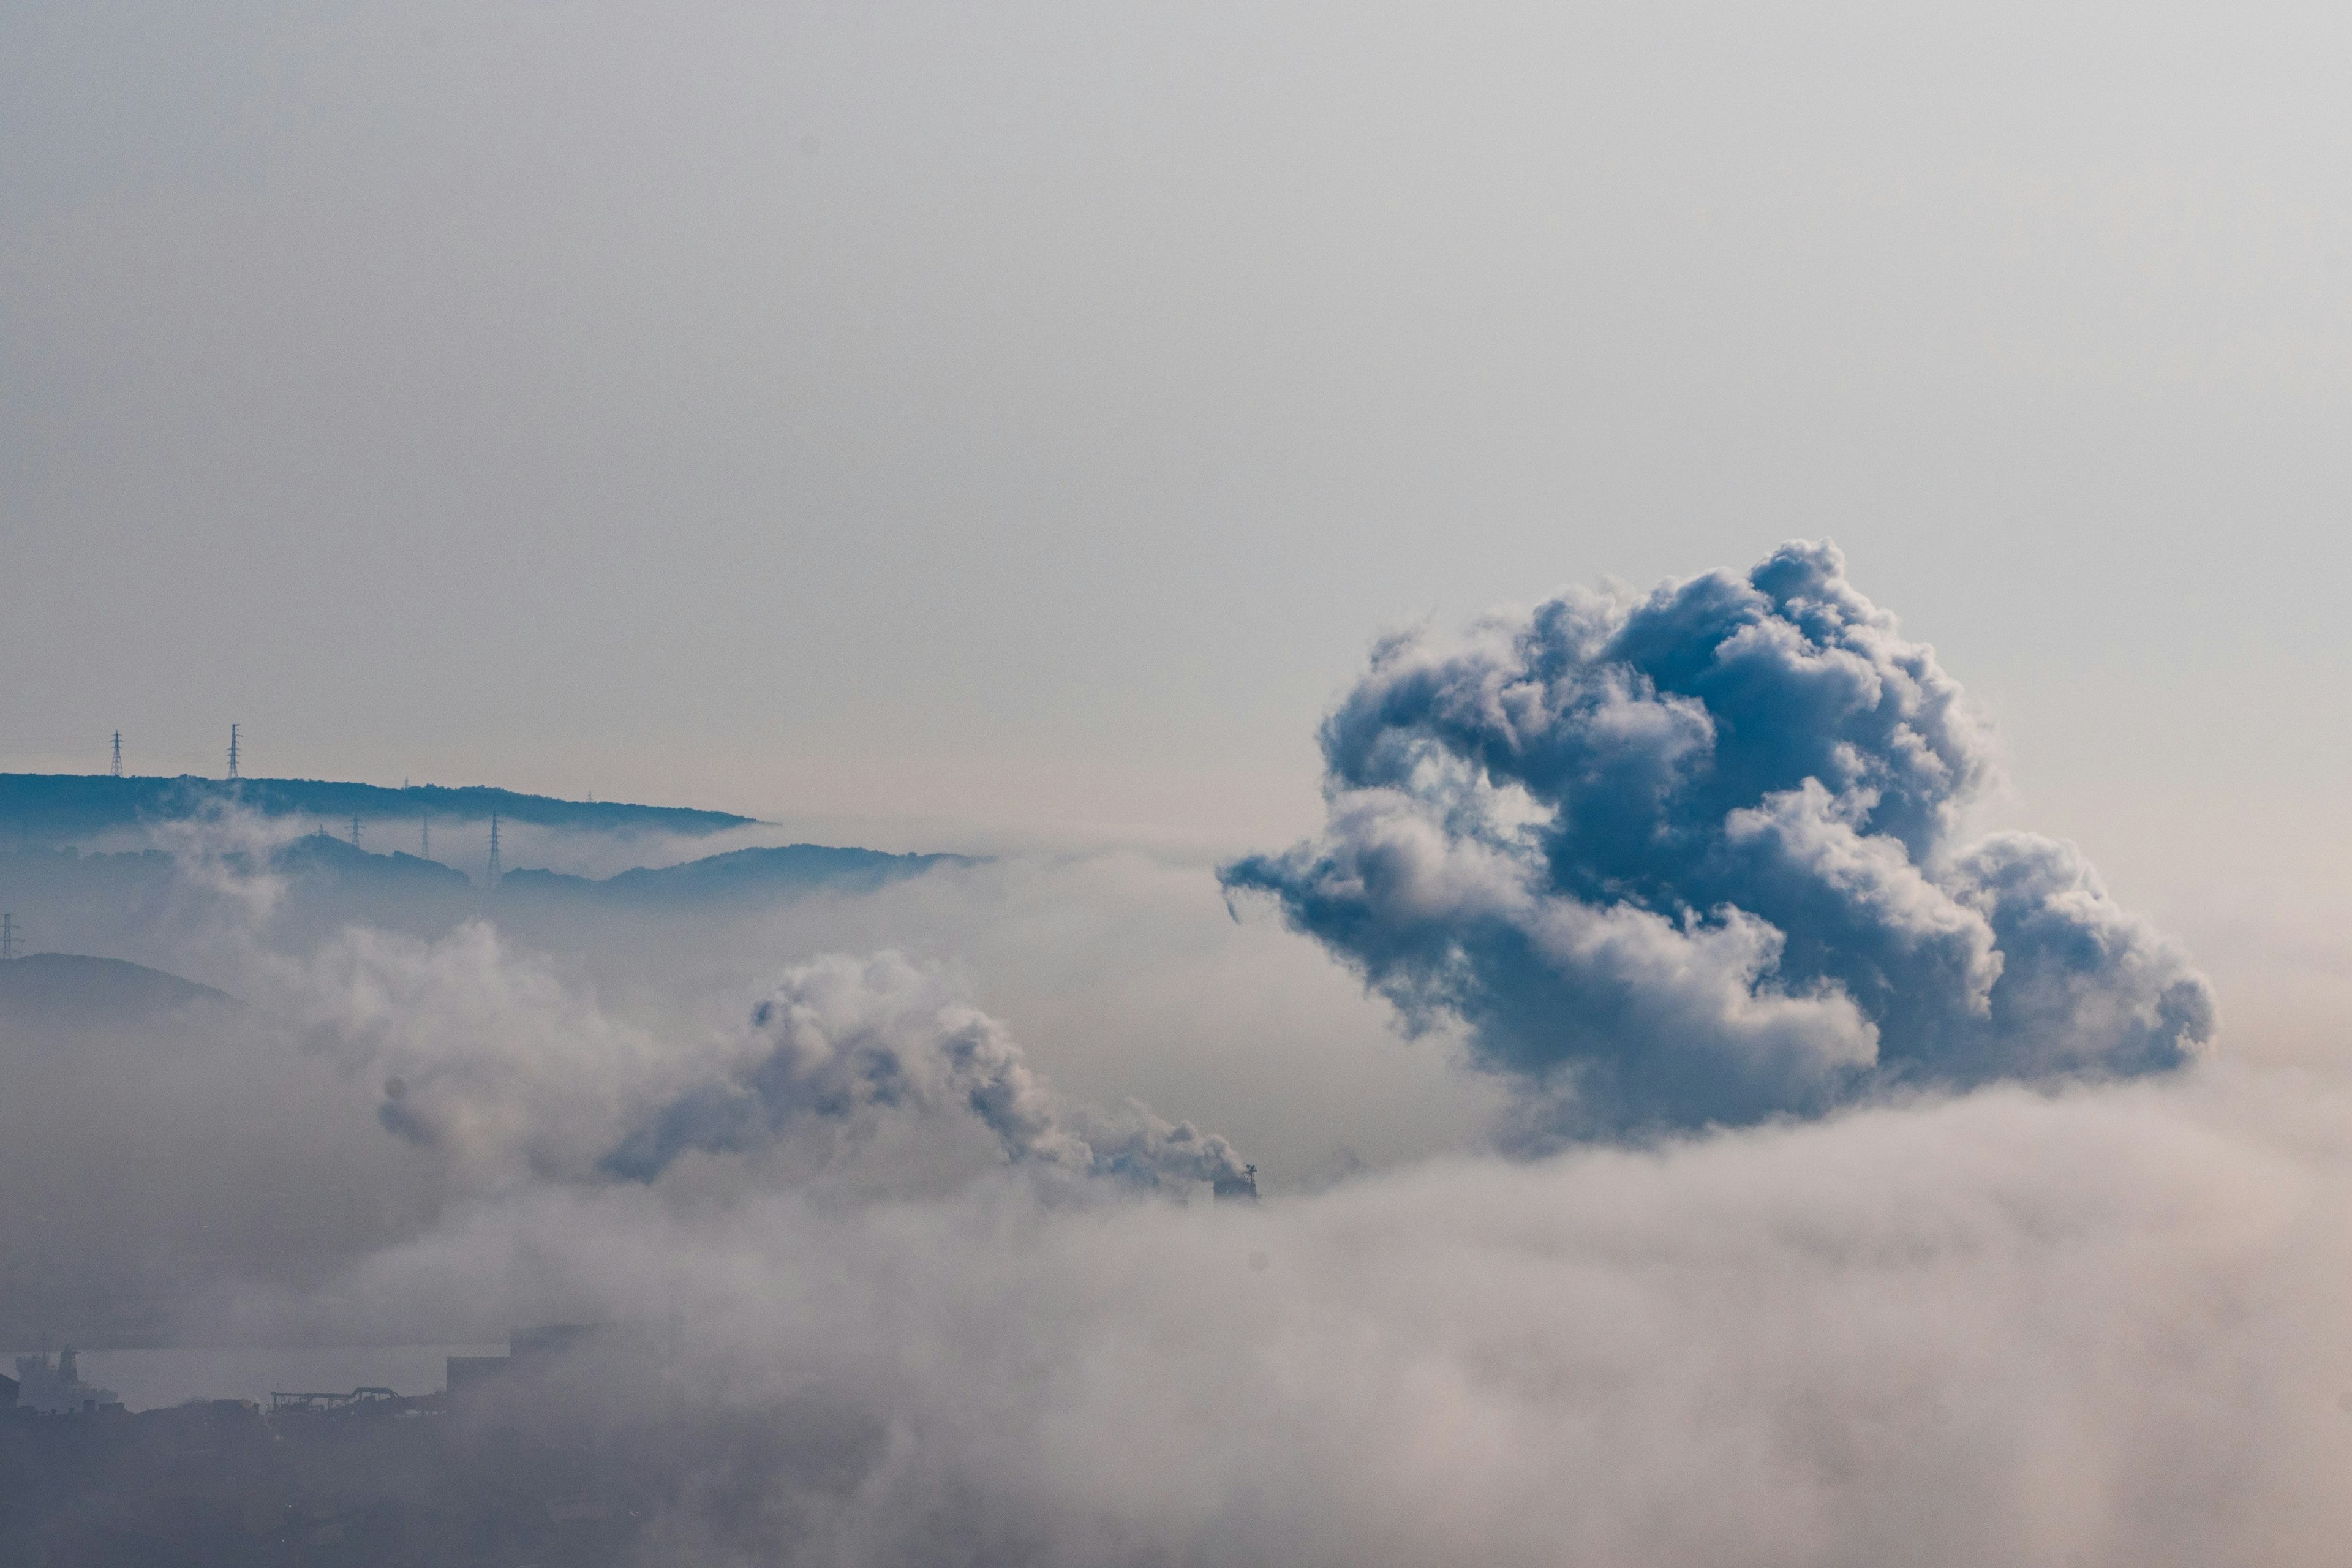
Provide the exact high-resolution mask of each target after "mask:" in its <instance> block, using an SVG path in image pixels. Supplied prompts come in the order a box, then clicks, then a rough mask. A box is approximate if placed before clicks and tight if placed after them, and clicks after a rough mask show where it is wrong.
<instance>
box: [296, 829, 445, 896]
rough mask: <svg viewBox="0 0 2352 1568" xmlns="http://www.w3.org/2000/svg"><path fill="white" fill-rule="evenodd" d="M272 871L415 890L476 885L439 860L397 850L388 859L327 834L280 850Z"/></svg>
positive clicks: (308, 835)
mask: <svg viewBox="0 0 2352 1568" xmlns="http://www.w3.org/2000/svg"><path fill="white" fill-rule="evenodd" d="M269 868H270V869H271V870H273V871H280V872H284V873H285V874H287V875H289V876H295V877H300V876H328V877H332V878H335V879H338V880H345V879H351V880H360V881H366V882H372V883H383V882H406V883H409V884H411V885H412V886H415V887H444V888H450V889H457V888H466V887H470V886H472V885H473V879H471V878H470V877H467V875H466V873H465V872H463V871H460V870H457V869H456V868H453V867H449V866H444V865H443V864H441V862H440V861H438V860H426V859H424V858H420V857H418V856H415V855H410V854H406V853H404V852H403V851H401V850H397V849H395V850H394V851H393V852H392V853H391V854H389V855H377V854H373V853H371V852H370V851H368V850H365V849H362V848H361V847H359V846H357V845H355V844H351V843H347V842H345V841H344V840H342V839H341V838H336V837H331V836H330V835H327V834H324V833H306V834H304V835H303V836H302V837H299V838H297V839H295V840H294V841H293V842H292V843H290V844H285V845H281V846H279V847H278V850H277V852H276V853H275V854H273V855H271V856H270V858H269Z"/></svg>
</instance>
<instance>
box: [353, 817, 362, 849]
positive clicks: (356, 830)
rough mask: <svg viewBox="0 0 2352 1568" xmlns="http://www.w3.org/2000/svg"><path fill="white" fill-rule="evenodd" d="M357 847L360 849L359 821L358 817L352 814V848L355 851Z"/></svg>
mask: <svg viewBox="0 0 2352 1568" xmlns="http://www.w3.org/2000/svg"><path fill="white" fill-rule="evenodd" d="M358 847H360V819H359V816H358V815H357V814H356V813H354V814H353V815H352V848H354V849H356V848H358Z"/></svg>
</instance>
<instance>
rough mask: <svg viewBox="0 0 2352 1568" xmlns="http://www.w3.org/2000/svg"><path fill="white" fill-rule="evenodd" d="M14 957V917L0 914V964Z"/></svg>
mask: <svg viewBox="0 0 2352 1568" xmlns="http://www.w3.org/2000/svg"><path fill="white" fill-rule="evenodd" d="M15 957H16V916H15V915H13V914H0V963H7V962H9V961H10V960H12V959H14V958H15Z"/></svg>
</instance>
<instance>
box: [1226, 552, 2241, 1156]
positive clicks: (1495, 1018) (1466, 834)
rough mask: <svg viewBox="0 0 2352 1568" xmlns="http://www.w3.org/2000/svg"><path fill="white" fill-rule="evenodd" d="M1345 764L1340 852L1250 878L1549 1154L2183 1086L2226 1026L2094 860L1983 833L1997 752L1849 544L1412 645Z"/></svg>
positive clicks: (1378, 675) (2194, 977)
mask: <svg viewBox="0 0 2352 1568" xmlns="http://www.w3.org/2000/svg"><path fill="white" fill-rule="evenodd" d="M1322 741H1323V752H1324V759H1325V765H1326V768H1327V771H1328V777H1327V784H1326V794H1327V797H1328V806H1329V816H1328V823H1327V825H1326V826H1325V828H1324V831H1323V832H1322V834H1321V835H1320V836H1319V837H1317V838H1315V839H1313V840H1311V841H1309V842H1307V843H1305V844H1301V845H1299V846H1297V847H1294V848H1292V849H1290V850H1288V851H1286V852H1285V853H1283V854H1279V855H1263V856H1253V857H1250V858H1245V859H1243V860H1239V861H1237V862H1235V863H1234V864H1232V865H1230V866H1228V867H1226V868H1224V870H1223V879H1224V882H1225V886H1226V887H1227V889H1229V890H1236V891H1239V890H1262V891H1265V892H1268V893H1271V894H1273V895H1274V896H1275V897H1276V899H1278V900H1280V902H1281V905H1282V907H1283V909H1284V911H1285V913H1286V915H1287V917H1288V919H1289V920H1290V921H1291V922H1292V923H1293V924H1294V925H1295V926H1296V927H1297V929H1299V930H1300V931H1306V932H1307V933H1309V934H1311V935H1313V936H1315V937H1316V938H1317V939H1318V940H1319V941H1321V942H1323V943H1324V944H1325V945H1326V946H1328V948H1329V949H1330V950H1331V951H1332V952H1334V953H1336V954H1338V955H1339V957H1341V958H1342V959H1344V960H1345V961H1347V962H1348V963H1350V964H1352V965H1353V966H1355V967H1356V968H1357V969H1359V970H1360V972H1361V973H1363V974H1364V975H1365V977H1366V979H1367V980H1368V982H1369V984H1370V985H1372V986H1373V987H1374V988H1375V989H1376V990H1378V991H1379V992H1380V993H1381V994H1383V995H1385V996H1386V997H1388V998H1389V999H1390V1000H1391V1002H1392V1003H1394V1004H1395V1005H1396V1006H1397V1007H1398V1008H1399V1009H1400V1011H1401V1012H1402V1015H1403V1016H1404V1018H1405V1019H1406V1020H1407V1022H1408V1024H1409V1025H1410V1026H1416V1027H1418V1026H1429V1025H1432V1024H1434V1023H1437V1022H1439V1021H1442V1020H1444V1019H1447V1018H1456V1019H1459V1020H1461V1021H1462V1022H1463V1023H1465V1025H1466V1026H1467V1027H1468V1034H1469V1041H1470V1048H1471V1052H1472V1055H1473V1058H1474V1059H1475V1061H1476V1062H1477V1063H1478V1064H1479V1065H1480V1066H1482V1067H1485V1068H1489V1069H1492V1070H1494V1071H1496V1072H1498V1073H1501V1074H1505V1075H1507V1076H1508V1077H1509V1078H1510V1079H1512V1080H1513V1081H1515V1082H1517V1084H1519V1085H1520V1086H1521V1087H1522V1088H1523V1089H1525V1091H1526V1092H1525V1093H1524V1095H1523V1096H1522V1097H1521V1102H1520V1109H1519V1116H1520V1121H1521V1123H1522V1125H1521V1127H1520V1129H1519V1131H1521V1132H1522V1133H1523V1135H1524V1136H1525V1137H1526V1138H1527V1139H1528V1141H1529V1142H1534V1143H1537V1144H1541V1143H1544V1142H1550V1141H1553V1140H1556V1139H1558V1138H1560V1137H1564V1136H1574V1135H1578V1134H1582V1133H1591V1132H1597V1131H1622V1130H1625V1129H1630V1128H1638V1127H1642V1126H1646V1125H1671V1126H1696V1125H1703V1124H1706V1123H1710V1122H1733V1123H1737V1122H1750V1121H1758V1120H1759V1119H1762V1118H1765V1117H1768V1116H1771V1115H1774V1114H1776V1113H1782V1112H1792V1111H1793V1112H1810V1111H1816V1110H1821V1109H1822V1108H1824V1107H1826V1106H1828V1105H1831V1104H1832V1103H1835V1102H1838V1101H1840V1100H1849V1099H1852V1098H1853V1097H1855V1096H1858V1095H1861V1094H1864V1093H1866V1092H1870V1091H1873V1090H1876V1089H1885V1088H1890V1087H1897V1086H1965V1085H1970V1084H1978V1083H1982V1082H1986V1081H1989V1080H1992V1079H2043V1078H2049V1077H2052V1076H2060V1075H2075V1074H2088V1075H2104V1074H2117V1075H2128V1074H2136V1073H2143V1072H2148V1071H2153V1070H2160V1069H2163V1068H2170V1067H2174V1066H2177V1065H2179V1063H2180V1062H2182V1061H2183V1060H2184V1059H2185V1057H2186V1054H2187V1053H2188V1052H2189V1051H2190V1050H2191V1049H2193V1048H2194V1047H2197V1046H2199V1045H2200V1044H2202V1043H2204V1042H2205V1041H2207V1040H2208V1039H2210V1037H2211V1035H2212V1032H2213V1027H2214V1009H2213V1001H2212V994H2211V991H2210V987H2209V986H2208V985H2207V984H2206V983H2205V981H2204V979H2203V978H2202V977H2201V976H2200V974H2198V973H2196V972H2195V970H2193V969H2192V968H2191V967H2190V966H2189V963H2188V962H2187V960H2186V959H2185V958H2184V957H2183V955H2182V954H2181V953H2180V952H2179V951H2178V950H2177V949H2175V948H2174V947H2173V946H2172V945H2171V944H2170V943H2168V942H2167V941H2165V940H2164V939H2163V938H2162V937H2160V936H2159V935H2158V933H2157V932H2156V931H2153V930H2152V929H2151V928H2150V927H2148V926H2147V924H2146V923H2144V922H2143V921H2139V920H2138V919H2137V918H2136V917H2134V916H2133V915H2131V914H2130V913H2128V912H2127V911H2126V910H2123V909H2121V908H2119V907H2118V906H2117V905H2116V903H2115V902H2114V900H2111V899H2110V898H2109V897H2108V896H2107V894H2106V891H2105V889H2104V887H2102V885H2101V884H2100V881H2099V879H2098V876H2097V874H2096V872H2095V871H2094V870H2093V868H2091V867H2090V865H2089V864H2088V863H2087V862H2086V861H2084V859H2083V858H2082V856H2081V855H2080V854H2079V853H2078V852H2077V851H2076V850H2075V849H2074V847H2072V846H2070V845H2067V844H2063V843H2060V842H2057V841H2054V840H2052V839H2048V838H2043V837H2037V836H2035V835H2032V834H2026V833H2001V834H1994V835H1991V836H1989V837H1981V838H1976V839H1973V840H1971V839H1970V838H1969V837H1968V834H1967V831H1966V818H1967V816H1968V813H1969V808H1970V807H1971V806H1973V805H1977V804H1978V803H1979V801H1980V800H1981V799H1982V798H1983V796H1984V795H1985V794H1986V792H1987V791H1988V789H1989V788H1990V786H1991V785H1992V784H1995V783H1996V782H1997V776H1998V770H1997V767H1996V764H1995V762H1994V759H1993V756H1992V753H1991V750H1990V743H1989V741H1988V738H1987V736H1986V734H1985V732H1984V731H1982V729H1980V728H1979V725H1978V724H1977V723H1976V721H1974V720H1973V719H1972V718H1971V716H1970V714H1969V710H1968V709H1967V708H1966V706H1965V705H1964V703H1963V702H1962V700H1961V695H1960V689H1959V686H1958V683H1957V682H1955V681H1954V680H1953V679H1951V678H1950V677H1949V676H1948V675H1947V674H1945V672H1944V671H1943V670H1942V669H1941V668H1939V667H1938V666H1937V663H1936V658H1935V654H1934V651H1933V650H1932V649H1931V648H1929V647H1927V646H1926V645H1925V644H1921V643H1916V642H1912V641H1909V640H1907V639H1906V638H1905V637H1902V635H1901V634H1900V633H1899V632H1898V631H1897V629H1896V626H1895V618H1894V617H1893V616H1891V615H1889V614H1888V613H1887V612H1885V611H1884V610H1882V609H1880V608H1878V607H1877V606H1876V605H1873V604H1872V603H1871V602H1870V601H1869V600H1868V599H1866V598H1864V596H1863V595H1861V594H1860V593H1858V592H1856V591H1855V589H1854V588H1853V586H1852V585H1851V584H1849V583H1848V582H1847V581H1846V579H1845V572H1844V559H1843V556H1842V555H1841V554H1840V553H1839V552H1838V551H1837V549H1836V548H1835V547H1834V546H1833V545H1830V544H1827V543H1821V544H1809V543H1790V544H1786V545H1783V546H1782V547H1781V548H1780V549H1779V550H1777V551H1775V552H1773V553H1772V555H1771V556H1770V557H1769V559H1767V560H1766V561H1764V562H1763V563H1761V564H1760V565H1759V566H1757V567H1756V568H1755V569H1754V570H1753V571H1751V572H1749V573H1748V574H1747V575H1746V576H1745V577H1741V576H1738V575H1735V574H1731V573H1727V572H1717V573H1713V574H1708V575H1706V576H1703V577H1698V578H1695V579H1692V580H1691V581H1689V582H1686V583H1681V584H1668V585H1666V586H1664V587H1662V588H1660V589H1659V590H1657V591H1656V592H1655V593H1654V594H1652V595H1649V596H1648V597H1647V598H1645V599H1641V600H1638V601H1631V600H1628V599H1625V598H1623V597H1620V596H1611V595H1597V594H1592V593H1587V592H1581V591H1577V590H1570V592H1568V593H1565V594H1562V595H1560V596H1559V597H1557V598H1554V599H1552V600H1549V601H1548V602H1547V603H1545V604H1543V605H1538V607H1537V608H1536V609H1535V610H1534V611H1533V612H1532V613H1530V614H1526V615H1517V616H1509V615H1497V616H1491V617H1489V618H1487V619H1486V620H1484V621H1482V622H1481V623H1479V624H1478V625H1477V626H1475V628H1474V629H1473V630H1472V631H1471V633H1470V634H1469V636H1468V637H1465V638H1463V639H1461V640H1458V641H1449V640H1446V639H1444V638H1441V637H1436V636H1434V635H1431V634H1429V633H1426V632H1415V633H1409V634H1404V635H1401V636H1397V637H1390V638H1388V639H1386V640H1384V641H1382V642H1381V644H1380V645H1379V646H1378V647H1376V648H1375V649H1374V652H1373V657H1372V661H1371V668H1370V671H1369V673H1368V674H1366V676H1365V677H1364V678H1363V679H1362V680H1361V681H1360V683H1359V684H1358V685H1357V687H1356V689H1354V690H1353V691H1351V692H1350V693H1349V695H1348V697H1347V698H1346V699H1345V700H1343V701H1342V702H1341V703H1340V705H1339V710H1337V711H1336V712H1335V713H1334V714H1333V715H1332V716H1331V717H1330V719H1329V720H1328V721H1327V722H1326V724H1325V725H1324V729H1323V737H1322Z"/></svg>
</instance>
